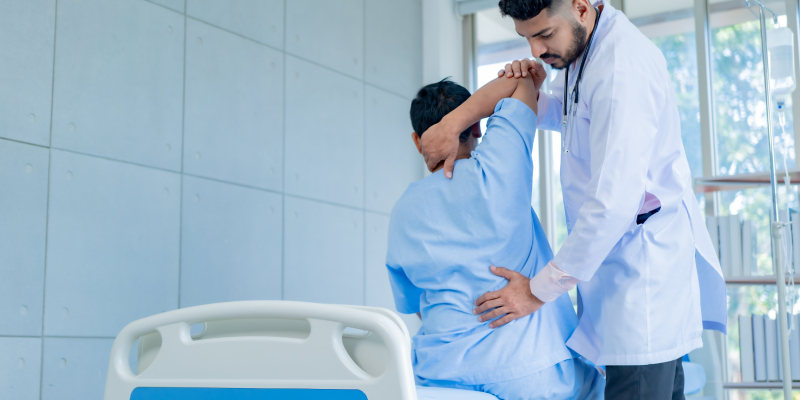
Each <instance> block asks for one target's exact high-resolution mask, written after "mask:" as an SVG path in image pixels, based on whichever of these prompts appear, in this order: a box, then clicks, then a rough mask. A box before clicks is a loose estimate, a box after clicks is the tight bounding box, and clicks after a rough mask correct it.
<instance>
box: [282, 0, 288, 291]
mask: <svg viewBox="0 0 800 400" xmlns="http://www.w3.org/2000/svg"><path fill="white" fill-rule="evenodd" d="M286 3H287V1H286V0H283V50H282V51H281V54H282V55H283V82H282V84H283V102H282V103H283V104H282V107H283V138H282V146H283V148H282V149H281V300H285V299H286V289H285V286H286Z"/></svg>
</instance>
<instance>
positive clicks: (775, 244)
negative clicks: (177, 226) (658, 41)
mask: <svg viewBox="0 0 800 400" xmlns="http://www.w3.org/2000/svg"><path fill="white" fill-rule="evenodd" d="M758 5H759V8H758V10H759V17H760V19H761V56H762V59H763V63H764V92H765V93H766V96H767V134H768V136H769V180H770V187H771V188H772V216H773V217H772V218H773V221H772V224H770V226H771V229H772V261H773V264H774V265H775V278H776V281H777V282H776V283H777V288H778V325H779V327H780V335H779V336H780V340H781V366H782V369H783V397H784V399H786V400H792V369H791V368H792V367H791V362H790V359H789V327H788V324H787V322H788V321H787V320H786V280H785V279H786V277H785V273H784V271H783V261H784V260H783V253H782V251H783V249H782V245H783V243H782V240H783V238H782V236H781V230H782V229H783V228H782V225H781V224H780V217H779V215H778V186H777V179H776V177H775V137H774V135H773V132H772V91H771V90H770V86H769V53H768V52H767V21H766V18H765V16H764V5H763V4H761V3H760V2H758Z"/></svg>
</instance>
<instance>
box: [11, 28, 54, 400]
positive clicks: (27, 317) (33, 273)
mask: <svg viewBox="0 0 800 400" xmlns="http://www.w3.org/2000/svg"><path fill="white" fill-rule="evenodd" d="M0 18H2V17H0ZM0 29H2V28H0ZM49 156H50V151H49V150H48V149H45V148H42V147H38V146H32V145H28V144H23V143H17V142H12V141H8V140H3V139H0V171H3V173H2V174H0V221H2V222H0V320H2V321H3V322H2V323H0V335H25V336H39V335H41V333H42V291H43V290H44V252H45V241H46V236H47V234H46V231H47V173H48V163H49V159H48V158H49ZM0 397H2V396H0Z"/></svg>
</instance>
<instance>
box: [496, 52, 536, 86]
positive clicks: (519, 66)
mask: <svg viewBox="0 0 800 400" xmlns="http://www.w3.org/2000/svg"><path fill="white" fill-rule="evenodd" d="M528 75H532V76H533V84H534V86H536V90H539V89H541V88H542V84H543V83H544V80H545V78H547V71H546V70H545V69H544V65H542V63H540V62H538V61H531V60H529V59H527V58H525V59H522V60H516V61H512V62H510V63H508V64H506V67H505V69H501V70H500V71H498V72H497V77H498V78H500V77H503V76H505V77H506V78H519V77H522V78H525V77H527V76H528Z"/></svg>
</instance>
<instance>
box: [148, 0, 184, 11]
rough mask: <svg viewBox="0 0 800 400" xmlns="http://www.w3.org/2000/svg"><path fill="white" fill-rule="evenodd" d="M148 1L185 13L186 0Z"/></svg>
mask: <svg viewBox="0 0 800 400" xmlns="http://www.w3.org/2000/svg"><path fill="white" fill-rule="evenodd" d="M148 1H152V2H153V3H156V4H161V5H162V6H164V7H167V8H170V9H172V10H175V11H177V12H179V13H183V11H184V8H185V1H184V0H148Z"/></svg>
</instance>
